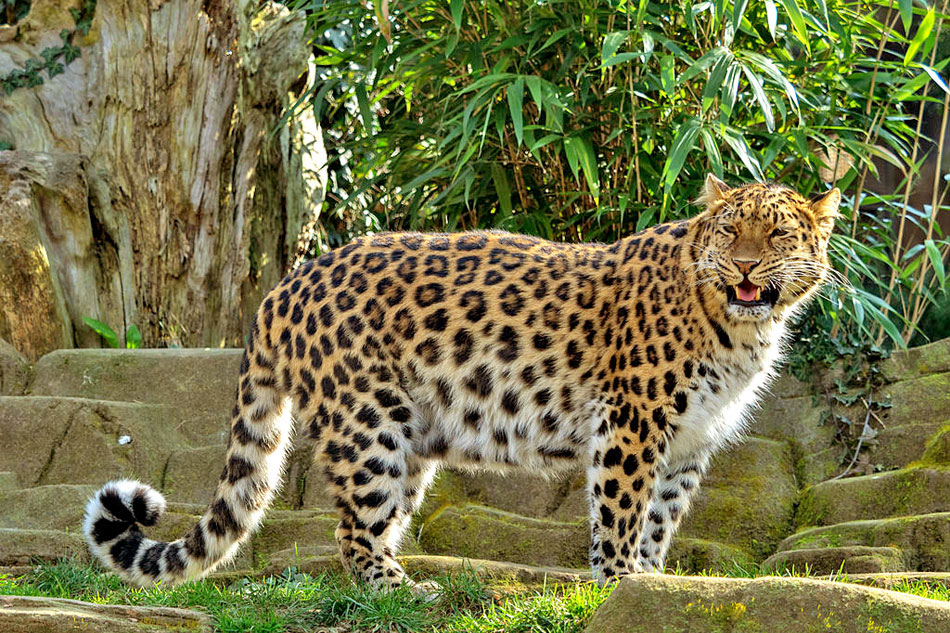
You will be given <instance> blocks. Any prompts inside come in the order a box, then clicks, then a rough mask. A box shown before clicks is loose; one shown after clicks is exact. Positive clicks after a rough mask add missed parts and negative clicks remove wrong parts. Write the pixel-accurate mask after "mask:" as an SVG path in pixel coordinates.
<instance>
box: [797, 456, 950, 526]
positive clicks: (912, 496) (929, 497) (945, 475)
mask: <svg viewBox="0 0 950 633" xmlns="http://www.w3.org/2000/svg"><path fill="white" fill-rule="evenodd" d="M933 512H950V470H935V469H932V468H908V469H903V470H892V471H889V472H883V473H877V474H874V475H866V476H864V477H851V478H849V479H838V480H835V481H826V482H824V483H820V484H817V485H815V486H812V487H811V488H808V489H807V490H806V491H805V492H804V493H803V494H802V500H801V503H800V504H799V506H798V509H797V511H796V514H795V520H796V524H797V525H800V526H822V525H834V524H836V523H845V522H847V521H857V520H863V519H886V518H889V517H897V516H908V515H915V514H930V513H933Z"/></svg>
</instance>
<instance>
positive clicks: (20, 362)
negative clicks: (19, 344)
mask: <svg viewBox="0 0 950 633" xmlns="http://www.w3.org/2000/svg"><path fill="white" fill-rule="evenodd" d="M32 376H33V369H32V368H31V367H30V365H29V363H27V362H26V360H25V359H24V358H23V357H22V356H20V353H19V352H18V351H16V349H15V348H14V347H13V346H12V345H10V344H9V343H7V342H6V341H5V340H3V339H2V338H0V396H20V395H23V393H24V392H25V391H26V388H27V386H28V385H29V384H30V380H31V378H32Z"/></svg>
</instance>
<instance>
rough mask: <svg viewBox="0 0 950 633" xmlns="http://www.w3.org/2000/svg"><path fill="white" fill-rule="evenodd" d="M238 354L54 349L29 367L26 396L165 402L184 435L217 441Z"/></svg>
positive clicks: (230, 403) (224, 430) (227, 408)
mask: <svg viewBox="0 0 950 633" xmlns="http://www.w3.org/2000/svg"><path fill="white" fill-rule="evenodd" d="M241 354H242V350H240V349H136V350H106V349H84V350H58V351H55V352H51V353H49V354H47V355H46V356H43V357H42V358H40V359H39V360H38V361H37V362H36V365H34V368H33V370H34V374H35V375H34V379H33V383H32V386H31V387H30V394H32V395H37V396H40V395H45V396H72V397H77V398H89V399H93V400H116V401H126V402H142V403H149V404H161V405H166V406H170V407H173V409H174V412H175V413H174V415H176V417H180V419H181V428H180V431H181V433H182V434H183V435H185V436H186V437H188V438H190V439H198V440H206V439H207V438H209V437H217V436H219V435H220V439H221V440H222V441H223V440H224V439H226V433H227V428H228V421H229V420H230V416H231V410H232V409H233V408H234V393H235V389H236V387H237V384H238V373H239V370H240V365H241ZM166 423H167V422H166ZM206 443H210V442H206Z"/></svg>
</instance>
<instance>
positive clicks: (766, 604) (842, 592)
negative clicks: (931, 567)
mask: <svg viewBox="0 0 950 633" xmlns="http://www.w3.org/2000/svg"><path fill="white" fill-rule="evenodd" d="M948 630H950V604H948V603H946V602H940V601H937V600H929V599H927V598H920V597H918V596H913V595H908V594H902V593H896V592H891V591H886V590H884V589H877V588H873V587H863V586H859V585H850V584H846V583H840V582H828V581H823V580H813V579H809V578H771V577H767V578H755V579H745V578H696V577H681V576H666V575H654V574H645V575H638V576H628V577H625V578H623V579H622V580H621V581H620V583H619V584H618V585H617V588H616V589H614V591H613V593H611V595H610V597H608V598H607V600H606V601H605V602H604V603H603V604H602V605H601V606H600V608H599V609H597V611H596V612H594V615H593V617H592V618H591V620H590V623H589V624H588V626H587V628H586V629H585V631H586V633H615V632H617V631H624V633H641V632H643V633H647V632H649V633H681V632H683V631H689V633H726V632H740V631H741V632H747V633H760V632H761V633H764V632H766V631H789V632H791V631H834V632H835V633H868V632H869V631H875V632H877V631H880V632H893V633H904V632H910V631H914V632H915V633H944V632H945V631H948Z"/></svg>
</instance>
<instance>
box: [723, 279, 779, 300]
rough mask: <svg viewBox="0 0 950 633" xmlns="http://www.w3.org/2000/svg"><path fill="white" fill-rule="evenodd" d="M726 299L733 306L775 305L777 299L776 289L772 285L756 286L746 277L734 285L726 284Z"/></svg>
mask: <svg viewBox="0 0 950 633" xmlns="http://www.w3.org/2000/svg"><path fill="white" fill-rule="evenodd" d="M726 299H727V300H728V301H729V305H735V306H746V307H750V308H751V307H756V306H769V307H770V308H771V307H773V306H775V302H776V301H778V289H777V288H774V287H772V286H767V287H764V288H763V287H762V286H756V285H755V284H754V283H752V282H751V281H749V278H748V277H745V278H744V279H743V280H742V283H741V284H738V285H735V286H726Z"/></svg>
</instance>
